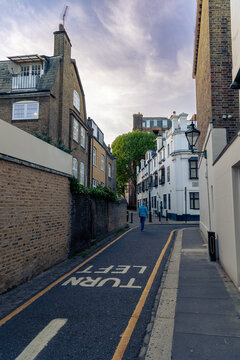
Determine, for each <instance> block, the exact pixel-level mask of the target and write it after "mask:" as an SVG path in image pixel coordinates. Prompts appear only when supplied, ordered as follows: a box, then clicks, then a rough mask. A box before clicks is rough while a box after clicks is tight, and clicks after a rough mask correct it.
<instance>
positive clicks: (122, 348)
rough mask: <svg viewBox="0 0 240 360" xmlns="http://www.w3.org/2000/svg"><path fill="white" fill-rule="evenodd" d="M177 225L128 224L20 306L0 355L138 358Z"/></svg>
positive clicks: (60, 359) (59, 359)
mask: <svg viewBox="0 0 240 360" xmlns="http://www.w3.org/2000/svg"><path fill="white" fill-rule="evenodd" d="M177 227H181V226H175V225H146V227H145V230H144V231H143V232H141V231H140V229H139V227H138V228H135V229H131V230H130V231H128V232H127V233H126V234H124V235H123V236H121V237H120V238H118V239H116V240H115V241H114V242H113V243H111V245H110V246H108V247H107V248H104V249H102V250H101V251H100V252H99V253H98V254H97V255H94V256H92V257H91V258H90V259H87V260H86V261H84V262H82V263H80V264H79V266H77V268H75V269H74V271H72V273H71V274H70V273H68V274H65V275H64V276H63V277H62V278H61V279H58V280H57V281H56V283H55V284H53V285H50V287H49V288H46V289H45V290H44V291H43V292H42V293H40V294H38V295H37V296H36V297H34V298H33V299H32V300H31V299H30V301H29V302H27V303H25V304H24V305H23V306H22V307H19V308H18V309H17V311H16V312H15V313H12V314H10V316H8V317H6V318H5V319H4V320H3V325H2V326H1V328H0V339H1V340H0V341H1V349H0V359H1V360H33V359H37V360H49V359H51V360H55V359H56V360H65V359H71V360H111V359H114V360H120V359H125V360H127V359H129V360H134V359H137V358H138V356H139V351H140V349H141V346H142V344H143V339H144V336H145V331H146V327H147V325H148V323H149V321H150V319H151V312H152V308H153V305H154V300H155V296H156V293H157V290H158V288H159V285H160V279H161V276H162V273H163V270H164V266H165V264H166V261H167V257H168V255H169V252H170V249H171V246H172V243H173V240H174V234H173V233H171V231H172V230H173V229H176V228H177Z"/></svg>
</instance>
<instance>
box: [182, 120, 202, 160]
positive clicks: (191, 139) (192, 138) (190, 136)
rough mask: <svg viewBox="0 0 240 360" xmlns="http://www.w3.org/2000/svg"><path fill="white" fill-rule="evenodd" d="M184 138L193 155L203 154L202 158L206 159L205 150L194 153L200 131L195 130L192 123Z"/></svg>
mask: <svg viewBox="0 0 240 360" xmlns="http://www.w3.org/2000/svg"><path fill="white" fill-rule="evenodd" d="M185 136H186V138H187V141H188V144H189V148H190V150H191V152H192V153H193V154H203V156H204V158H205V159H206V158H207V150H204V151H195V150H194V147H195V146H196V144H197V141H198V138H199V136H200V131H199V130H198V129H196V128H195V125H194V123H193V122H192V123H191V124H190V126H189V129H188V130H187V131H185Z"/></svg>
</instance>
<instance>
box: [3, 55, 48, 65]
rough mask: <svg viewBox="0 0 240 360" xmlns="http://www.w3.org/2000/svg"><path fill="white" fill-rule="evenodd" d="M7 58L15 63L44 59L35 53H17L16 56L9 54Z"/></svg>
mask: <svg viewBox="0 0 240 360" xmlns="http://www.w3.org/2000/svg"><path fill="white" fill-rule="evenodd" d="M8 59H9V60H12V61H14V62H16V63H23V62H31V63H32V62H39V61H44V58H42V57H41V56H39V55H37V54H35V55H18V56H9V57H8Z"/></svg>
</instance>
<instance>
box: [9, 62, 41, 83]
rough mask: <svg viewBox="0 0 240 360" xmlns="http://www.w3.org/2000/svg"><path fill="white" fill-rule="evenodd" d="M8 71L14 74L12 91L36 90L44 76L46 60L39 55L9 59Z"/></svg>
mask: <svg viewBox="0 0 240 360" xmlns="http://www.w3.org/2000/svg"><path fill="white" fill-rule="evenodd" d="M9 60H10V62H9V64H8V70H9V72H10V73H11V74H12V89H13V90H17V89H35V88H36V87H37V85H38V79H39V77H40V76H41V75H42V74H43V69H44V63H45V60H44V58H42V57H41V56H39V55H23V56H11V57H9Z"/></svg>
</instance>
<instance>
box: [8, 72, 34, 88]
mask: <svg viewBox="0 0 240 360" xmlns="http://www.w3.org/2000/svg"><path fill="white" fill-rule="evenodd" d="M38 80H39V75H28V76H24V75H13V76H12V89H13V90H14V89H35V88H36V87H37V84H38Z"/></svg>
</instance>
